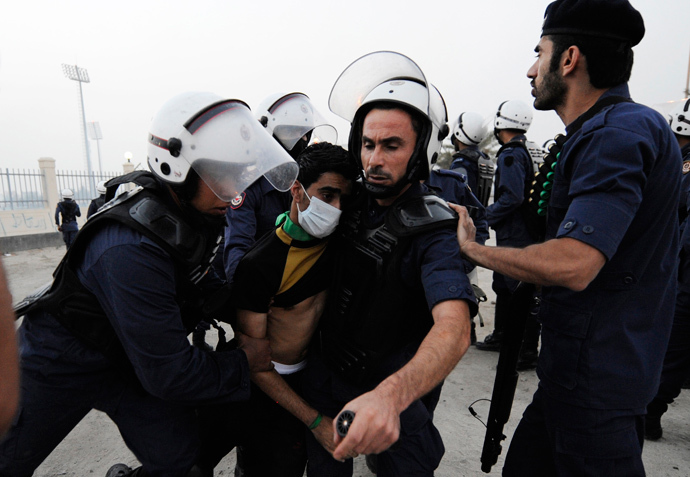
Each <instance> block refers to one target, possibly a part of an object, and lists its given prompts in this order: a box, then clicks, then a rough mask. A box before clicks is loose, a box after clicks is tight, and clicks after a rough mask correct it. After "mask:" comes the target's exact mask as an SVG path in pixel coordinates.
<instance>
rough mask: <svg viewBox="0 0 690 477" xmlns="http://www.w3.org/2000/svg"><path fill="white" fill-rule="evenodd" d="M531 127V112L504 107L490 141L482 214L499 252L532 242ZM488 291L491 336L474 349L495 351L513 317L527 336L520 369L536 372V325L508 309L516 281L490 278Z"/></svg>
mask: <svg viewBox="0 0 690 477" xmlns="http://www.w3.org/2000/svg"><path fill="white" fill-rule="evenodd" d="M531 124H532V108H531V107H530V106H528V105H527V104H525V103H523V102H522V101H519V100H510V101H504V102H503V103H501V105H500V106H499V107H498V110H497V111H496V117H495V119H494V135H495V136H496V139H498V142H499V144H501V148H500V149H499V150H498V153H497V154H496V181H495V183H494V203H493V204H491V205H490V206H489V207H487V209H486V215H487V220H488V222H489V226H490V227H491V228H493V229H494V230H495V231H496V244H497V245H498V246H501V247H526V246H527V245H531V244H533V243H534V242H535V236H534V235H533V232H532V231H530V230H529V226H528V222H527V221H526V220H525V215H524V214H525V210H524V209H525V208H526V206H527V196H528V194H529V190H530V188H531V184H532V181H533V180H534V166H533V165H532V157H531V156H530V154H529V151H528V150H527V146H526V144H525V143H526V141H527V138H526V137H525V133H526V132H527V130H528V129H529V127H530V125H531ZM493 278H494V279H493V283H492V288H493V290H494V291H495V292H496V311H495V318H494V331H493V333H491V334H489V335H488V336H487V337H486V338H485V339H484V341H483V342H478V343H477V349H481V350H484V351H498V350H499V349H500V347H501V339H502V337H503V330H504V328H505V322H506V320H509V319H511V317H512V316H514V315H515V314H518V313H519V314H522V315H524V316H525V317H526V324H525V336H524V341H523V346H522V349H521V351H520V359H519V364H518V368H519V369H528V368H534V367H536V360H537V355H538V353H537V346H538V344H539V323H538V322H537V321H536V320H535V319H534V317H533V316H532V315H531V314H530V310H529V309H521V310H516V309H511V306H510V301H511V296H512V295H513V293H514V292H515V290H516V289H517V286H518V281H517V280H513V279H512V278H510V277H506V276H504V275H502V274H500V273H498V272H494V277H493Z"/></svg>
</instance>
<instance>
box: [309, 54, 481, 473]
mask: <svg viewBox="0 0 690 477" xmlns="http://www.w3.org/2000/svg"><path fill="white" fill-rule="evenodd" d="M382 65H385V66H386V67H382ZM401 78H402V79H401ZM329 105H330V108H331V110H332V111H333V112H334V113H335V114H337V115H339V116H341V117H343V118H344V119H346V120H348V121H349V122H351V123H352V128H351V132H350V139H349V151H350V152H351V153H352V154H353V155H354V156H355V159H356V160H357V162H358V164H359V165H360V167H361V168H362V169H363V171H364V180H363V185H364V188H365V189H366V193H365V194H363V195H362V196H361V198H360V202H359V203H358V204H357V205H356V206H353V207H352V208H351V210H349V211H345V212H344V214H343V217H342V218H341V221H340V226H339V229H338V231H337V232H336V234H335V236H334V237H333V238H332V240H333V241H332V246H334V247H338V250H337V254H336V268H335V273H334V274H333V276H334V280H335V283H334V284H333V286H332V288H331V291H330V293H329V302H328V304H327V306H326V310H325V311H324V315H323V316H322V318H321V321H320V325H319V326H320V330H319V335H318V337H316V338H315V340H314V342H315V345H314V347H313V349H312V350H311V351H310V357H309V363H308V364H307V370H306V372H305V387H304V388H305V398H306V399H307V401H308V402H309V403H310V404H311V405H312V406H313V407H315V408H316V409H317V410H318V411H319V412H321V413H322V414H324V415H326V416H329V417H331V418H335V417H336V416H338V415H339V414H341V412H342V411H343V410H349V411H353V412H354V413H355V416H356V417H355V418H354V420H353V421H352V424H351V426H350V427H349V432H348V434H347V437H345V438H338V440H337V444H338V445H337V447H336V449H335V451H334V453H333V456H331V454H329V453H328V452H326V451H325V450H324V449H323V448H322V447H321V446H320V445H319V444H318V442H316V440H315V439H313V438H311V437H308V441H307V450H308V458H309V460H308V464H307V465H308V467H307V468H308V474H309V475H331V476H337V475H351V474H352V461H351V460H349V459H348V458H349V457H354V456H356V455H358V454H378V459H377V461H378V463H377V468H378V469H377V470H378V474H379V475H382V476H383V475H411V474H414V475H433V471H434V469H435V468H436V467H437V466H438V463H439V462H440V460H441V457H442V455H443V444H442V440H441V436H440V434H439V432H438V430H437V429H436V427H435V426H434V425H433V422H432V416H433V409H434V407H435V405H436V402H438V397H439V395H440V385H441V383H442V381H443V379H444V378H445V377H446V376H447V374H448V373H449V372H450V371H451V370H452V369H453V367H454V366H455V365H456V364H457V362H458V361H459V360H460V358H461V357H462V356H463V355H464V353H465V351H466V350H467V348H468V347H469V341H470V316H472V315H474V314H476V312H477V305H476V302H475V299H474V295H473V292H472V288H471V286H470V284H469V280H468V279H467V276H466V274H465V273H464V271H463V269H462V260H461V259H460V254H459V250H458V248H457V242H455V243H454V242H453V238H454V237H453V236H452V230H449V228H448V226H449V225H451V227H452V224H454V222H455V220H454V217H453V215H451V214H449V210H450V209H449V208H448V207H447V205H446V203H445V201H442V200H441V199H439V198H438V197H437V196H436V195H435V194H430V193H429V191H428V189H427V187H426V186H425V185H424V184H422V183H421V182H420V181H421V180H424V179H426V177H427V176H428V174H429V169H430V167H431V164H432V163H433V161H434V160H435V158H436V155H437V154H438V151H439V149H440V145H441V141H442V140H443V138H444V137H445V136H446V135H447V134H448V126H447V124H446V121H447V117H446V111H445V105H444V104H443V99H442V97H441V95H440V94H439V93H438V91H437V90H436V88H434V87H433V85H431V84H430V83H428V81H427V79H426V78H425V77H424V74H423V73H422V72H421V70H420V69H419V67H418V66H417V65H416V64H415V63H414V62H413V61H412V60H410V59H409V58H407V57H405V56H404V55H401V54H399V53H393V52H376V53H371V54H369V55H365V56H364V57H362V58H360V59H359V60H357V61H355V62H354V63H352V64H351V65H350V66H349V67H348V68H347V69H346V70H345V71H344V72H343V73H342V74H341V76H340V77H339V79H338V80H337V81H336V83H335V85H334V86H333V90H332V91H331V96H330V99H329ZM432 356H433V357H432ZM401 428H402V429H403V431H401ZM396 441H397V444H396V449H395V451H394V452H393V451H388V450H387V449H388V448H389V447H390V446H391V445H392V444H393V443H395V442H396ZM334 458H335V460H334ZM339 461H344V462H339Z"/></svg>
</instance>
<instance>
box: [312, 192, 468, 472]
mask: <svg viewBox="0 0 690 477" xmlns="http://www.w3.org/2000/svg"><path fill="white" fill-rule="evenodd" d="M424 190H426V186H424V185H423V184H413V185H412V186H411V187H410V189H408V190H407V191H406V192H405V193H404V194H403V195H402V196H401V197H400V198H399V199H398V201H402V200H405V198H408V197H414V196H415V195H419V194H420V193H421V192H422V191H424ZM367 199H368V204H366V205H365V208H364V210H363V212H364V214H363V215H364V217H365V218H364V219H363V221H364V227H365V228H366V229H374V228H377V227H378V226H380V225H381V224H382V223H383V220H384V216H385V213H386V212H387V210H388V207H381V206H379V205H378V204H377V203H376V202H375V201H374V200H373V199H372V198H370V197H369V198H367ZM331 246H336V245H335V242H332V243H331ZM335 253H336V256H338V257H340V256H341V255H340V250H336V252H335ZM339 265H342V266H344V267H345V270H344V273H345V274H348V273H352V269H351V267H352V268H354V269H355V270H357V268H356V267H357V264H356V263H353V262H352V261H351V260H347V261H345V263H342V261H341V263H340V264H339ZM399 272H400V283H401V286H404V287H405V289H406V290H408V289H409V290H415V291H417V292H419V293H420V294H423V295H424V296H425V298H426V299H425V301H426V303H425V304H424V305H425V307H428V310H429V313H430V310H431V309H433V307H434V306H436V305H437V304H438V303H440V302H442V301H445V300H465V301H467V302H468V304H469V307H470V315H471V316H474V315H475V314H476V313H477V304H476V301H475V298H474V294H473V291H472V287H471V286H470V283H469V280H468V279H467V276H466V275H465V273H464V272H463V269H462V260H461V257H460V250H459V248H458V246H457V237H456V235H455V231H454V230H452V229H450V228H445V229H439V230H435V231H430V232H427V233H423V234H420V235H416V236H414V237H412V238H411V243H410V244H409V246H408V247H407V248H406V249H404V251H403V253H402V257H401V264H400V268H399ZM335 293H336V291H335V290H334V291H333V293H332V294H331V295H330V297H329V298H331V299H332V298H333V296H334V294H335ZM381 298H382V297H379V299H381ZM369 300H371V301H377V297H371V298H367V301H368V302H369V303H370V304H371V301H369ZM354 301H357V300H354ZM406 318H407V317H403V316H396V317H395V319H396V320H405V319H406ZM381 319H382V320H384V319H387V318H384V317H381ZM414 319H416V320H417V322H419V321H421V320H422V319H424V317H422V316H415V317H414ZM329 320H331V316H330V315H329V314H325V315H324V316H323V317H322V319H321V326H322V327H323V326H327V325H329V324H331V323H332V322H329ZM399 322H402V321H399ZM416 324H417V323H415V326H416ZM392 331H393V330H391V333H389V334H390V335H392V334H393V333H392ZM350 332H353V330H348V333H350ZM389 334H385V333H384V334H382V335H381V336H380V338H377V339H378V340H379V341H380V342H388V341H390V340H391V339H392V338H390V336H389ZM323 336H324V335H323V334H322V335H321V337H322V338H323ZM422 339H423V336H416V337H415V339H414V341H413V342H409V343H407V344H406V345H405V346H403V347H402V348H400V349H397V350H395V351H393V352H391V353H387V354H384V356H382V357H381V358H380V359H377V360H376V361H375V362H374V363H372V367H371V369H370V370H369V372H370V375H371V378H369V379H364V380H363V381H362V382H360V383H358V384H355V383H353V382H352V381H351V380H349V379H345V378H343V377H342V376H341V375H339V374H336V373H335V372H334V371H333V370H332V369H331V368H330V367H328V366H327V365H326V364H325V362H324V358H325V354H324V350H325V348H324V349H320V347H319V345H318V343H315V344H316V345H315V346H314V347H313V348H312V349H311V350H310V354H309V363H308V365H307V369H306V371H305V385H304V397H305V399H306V400H307V401H308V402H309V403H310V404H311V405H312V406H314V407H315V408H316V409H317V410H318V411H319V412H321V413H323V414H325V415H328V416H331V417H335V415H336V414H337V413H338V412H339V411H340V410H341V409H342V406H344V405H345V404H346V403H347V402H348V401H350V400H352V399H354V398H355V397H357V396H359V395H361V394H363V393H365V392H368V391H370V390H371V389H373V388H374V387H375V386H376V385H377V384H378V383H379V382H381V381H382V380H383V379H385V378H386V377H387V376H389V375H390V374H392V373H393V372H395V371H396V370H398V369H400V367H402V366H403V365H404V364H405V363H407V362H408V361H409V360H410V359H411V358H412V357H413V356H414V353H415V352H416V349H417V347H418V345H419V343H420V342H421V340H422ZM315 341H319V340H318V339H317V340H315ZM384 346H385V345H384ZM439 394H440V386H438V387H437V388H436V389H435V390H434V391H432V392H431V393H430V395H428V396H426V397H425V398H423V399H420V400H418V401H415V402H414V403H412V404H411V405H410V407H409V408H408V409H407V410H405V411H404V412H403V413H402V414H401V415H400V423H401V436H400V440H399V441H398V444H396V449H395V451H394V452H392V451H386V452H383V453H381V454H379V455H378V463H377V468H378V474H377V475H380V476H398V475H433V472H434V469H435V468H436V467H437V466H438V464H439V462H440V461H441V458H442V456H443V453H444V451H445V449H444V447H443V442H442V439H441V436H440V434H439V432H438V430H437V429H436V427H435V426H434V424H433V421H432V418H433V409H434V407H435V402H434V403H429V400H434V401H435V400H437V399H438V396H439ZM307 451H308V456H309V461H308V463H307V472H308V475H316V476H321V475H328V476H350V475H352V461H351V460H348V461H346V462H344V463H340V462H337V461H335V460H334V459H333V458H332V456H331V455H330V454H329V453H328V452H327V451H325V450H324V449H323V448H322V447H321V445H320V444H319V443H318V442H317V441H316V439H315V438H314V437H313V436H312V435H311V433H309V434H308V436H307Z"/></svg>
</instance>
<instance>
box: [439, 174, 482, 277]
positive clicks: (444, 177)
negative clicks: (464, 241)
mask: <svg viewBox="0 0 690 477" xmlns="http://www.w3.org/2000/svg"><path fill="white" fill-rule="evenodd" d="M426 184H427V186H429V188H430V189H431V190H433V191H434V192H436V193H437V194H438V196H439V197H441V198H442V199H443V200H445V201H446V202H452V203H454V204H458V205H463V206H465V207H474V209H473V210H474V212H473V214H472V220H473V221H474V225H475V227H476V228H477V234H476V240H477V243H480V244H482V245H484V244H485V243H486V241H487V240H488V239H489V225H488V223H487V221H486V209H485V208H484V206H483V205H482V203H481V202H479V200H478V199H477V198H476V197H475V196H474V194H473V193H472V191H471V190H470V189H469V188H468V186H467V184H466V182H465V180H464V177H463V176H462V174H460V173H459V172H457V171H448V170H444V169H434V170H432V171H431V174H429V180H427V181H426ZM463 263H464V264H465V273H469V272H471V271H472V270H473V269H474V265H473V264H472V263H470V262H469V261H468V260H465V259H463Z"/></svg>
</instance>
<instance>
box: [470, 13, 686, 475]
mask: <svg viewBox="0 0 690 477" xmlns="http://www.w3.org/2000/svg"><path fill="white" fill-rule="evenodd" d="M644 31H645V29H644V23H643V20H642V16H641V15H640V13H639V12H638V11H637V10H635V9H634V8H633V7H632V5H630V3H629V2H628V0H557V1H555V2H553V3H551V4H550V5H549V6H548V7H547V9H546V15H545V19H544V23H543V30H542V37H541V39H540V41H539V43H538V45H537V47H536V52H537V60H536V62H535V64H534V65H533V66H532V67H531V68H530V69H529V71H528V73H527V76H528V77H529V78H530V79H531V85H532V95H533V96H534V98H535V99H534V106H535V108H537V109H539V110H555V111H556V113H557V114H558V116H559V117H560V118H561V120H562V121H563V123H564V124H565V125H566V131H567V136H565V137H560V138H559V139H558V140H557V145H558V146H559V147H560V148H561V150H560V153H559V155H558V159H557V161H556V166H555V170H554V179H553V188H552V190H551V197H550V199H549V202H548V208H547V225H546V234H547V239H546V241H545V242H544V243H540V244H535V245H532V246H529V247H526V248H522V249H519V248H517V249H516V248H507V247H486V246H482V245H478V244H476V243H475V242H473V241H472V225H471V223H470V222H469V221H468V220H467V214H466V212H465V211H463V210H462V209H460V208H458V213H459V215H460V227H459V228H458V241H459V242H460V248H461V250H462V251H463V253H464V254H465V255H466V256H467V257H468V258H469V259H470V260H472V261H474V262H475V263H477V264H478V265H480V266H484V267H487V268H490V269H493V270H496V271H498V272H500V273H503V274H505V275H508V276H511V277H512V278H514V279H516V280H521V281H525V282H527V283H534V284H539V285H543V290H542V303H541V309H540V314H539V319H540V321H541V323H542V334H541V340H542V343H541V351H540V357H539V363H538V366H537V374H538V376H539V387H538V389H537V391H536V392H535V394H534V397H533V400H532V403H531V404H530V405H529V406H528V407H527V409H526V410H525V412H524V414H523V416H522V419H521V421H520V423H519V425H518V427H517V429H516V431H515V434H514V435H513V438H512V441H511V443H510V448H509V450H508V454H507V455H506V460H505V466H504V467H503V475H504V476H507V477H512V476H525V475H533V476H554V475H558V476H566V475H568V476H570V475H606V476H628V477H633V476H643V475H645V470H644V466H643V463H642V444H643V436H644V414H645V412H646V407H647V404H648V403H649V402H650V401H651V400H652V398H653V397H654V395H655V394H656V392H657V389H658V387H659V376H660V374H661V369H662V363H663V359H664V353H665V350H666V344H667V342H668V338H669V334H670V331H671V323H672V318H673V310H674V301H675V291H676V279H675V274H674V273H673V271H674V270H675V269H676V265H677V257H678V218H677V215H678V212H677V210H678V201H679V190H680V167H679V164H680V163H681V158H680V150H679V148H678V143H677V141H676V140H675V138H674V137H673V134H672V133H671V129H670V128H669V127H668V123H667V122H666V121H665V119H664V118H663V117H662V116H661V115H660V114H659V113H657V112H656V111H654V110H652V109H651V108H648V107H646V106H643V105H639V104H635V103H634V102H632V100H631V99H630V93H629V90H628V85H627V81H628V79H629V78H630V73H631V70H632V63H633V52H632V47H633V46H635V45H637V44H638V43H639V42H640V40H641V39H642V37H643V36H644ZM552 152H553V149H552Z"/></svg>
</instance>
